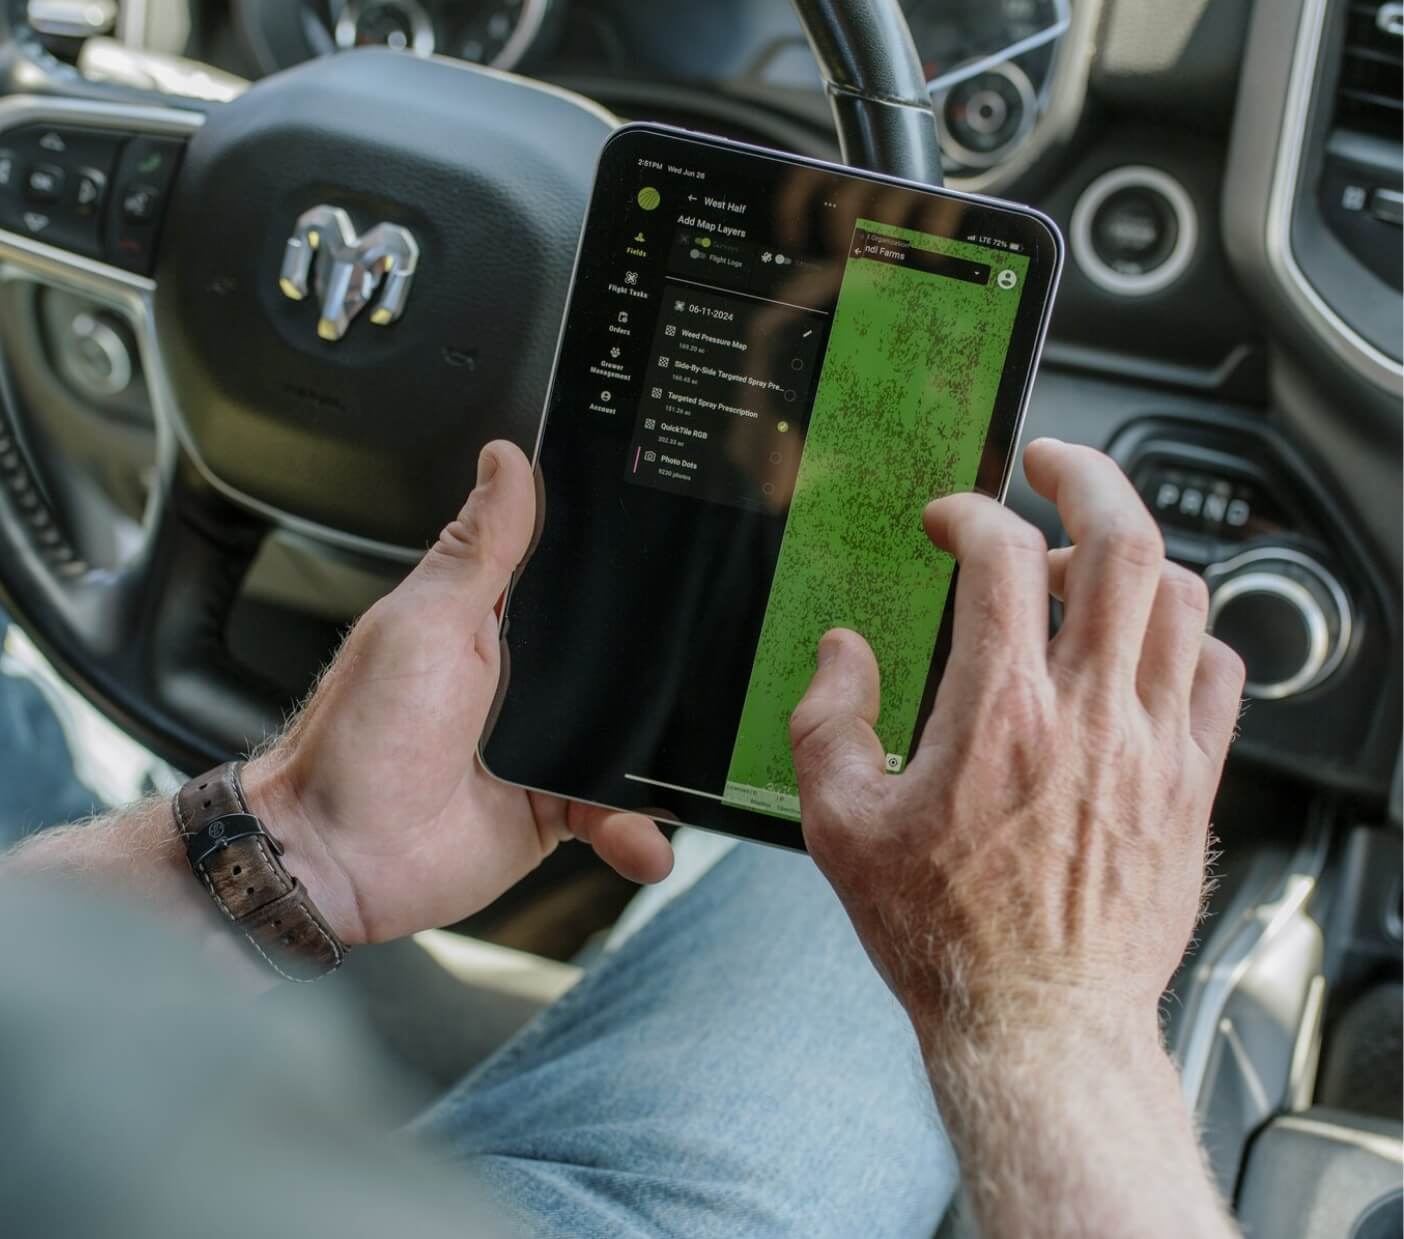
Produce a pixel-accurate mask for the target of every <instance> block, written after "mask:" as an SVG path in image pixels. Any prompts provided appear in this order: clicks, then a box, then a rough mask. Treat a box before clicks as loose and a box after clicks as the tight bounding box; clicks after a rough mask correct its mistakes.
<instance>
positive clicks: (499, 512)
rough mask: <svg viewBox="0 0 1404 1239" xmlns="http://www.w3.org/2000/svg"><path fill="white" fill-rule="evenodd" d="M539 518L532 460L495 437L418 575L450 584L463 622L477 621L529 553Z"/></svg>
mask: <svg viewBox="0 0 1404 1239" xmlns="http://www.w3.org/2000/svg"><path fill="white" fill-rule="evenodd" d="M535 518H536V488H535V485H534V484H533V482H532V476H531V465H530V464H528V463H527V458H526V457H525V456H524V455H522V451H521V449H520V448H519V447H517V446H516V445H515V444H513V443H508V442H507V441H506V440H504V439H497V440H494V441H493V442H491V443H489V444H488V445H487V446H486V447H484V448H483V450H482V452H481V453H479V455H478V480H477V484H476V485H475V486H474V487H473V490H472V493H471V494H470V495H469V496H468V501H467V502H466V503H465V504H464V505H463V509H462V511H460V512H459V514H458V515H457V516H456V517H455V518H454V519H453V520H451V521H450V522H449V523H448V524H447V525H445V526H444V528H443V530H442V531H441V532H440V534H439V537H438V540H437V541H436V542H435V543H434V545H433V546H432V547H430V548H429V553H428V554H427V555H425V557H424V558H423V559H422V560H420V562H419V566H418V567H417V568H416V569H415V570H414V576H416V577H417V578H419V580H420V581H421V582H422V583H424V584H427V585H431V586H432V587H434V588H437V589H446V588H447V589H449V590H452V591H453V592H454V594H455V595H456V596H457V597H456V601H457V602H458V604H459V605H460V606H461V607H462V608H463V615H464V623H465V624H468V625H473V624H477V623H479V622H480V621H481V620H483V619H484V618H485V617H486V616H487V614H488V612H489V611H491V610H492V608H493V606H494V605H495V604H496V603H497V600H498V599H499V598H500V597H501V596H502V591H503V590H504V589H506V588H507V583H508V581H510V580H511V578H512V573H513V571H515V569H516V567H517V565H518V564H520V563H521V561H522V558H523V556H525V555H526V552H527V547H528V545H529V544H530V542H531V535H532V528H533V523H534V521H535Z"/></svg>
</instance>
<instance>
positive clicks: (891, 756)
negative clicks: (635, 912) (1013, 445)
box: [504, 142, 1030, 824]
mask: <svg viewBox="0 0 1404 1239" xmlns="http://www.w3.org/2000/svg"><path fill="white" fill-rule="evenodd" d="M663 148H666V149H667V150H669V151H672V150H675V149H681V150H683V151H687V150H689V149H690V144H686V143H679V142H668V143H663V142H659V143H658V144H657V145H656V146H652V145H650V144H648V143H644V144H643V145H642V147H641V148H637V149H638V151H639V153H633V152H631V155H630V157H629V158H628V159H627V160H626V159H624V158H622V157H621V156H619V155H618V154H616V156H615V161H616V162H615V167H614V168H613V170H612V172H611V175H610V177H609V178H607V179H606V180H602V186H601V191H600V192H603V191H605V190H608V192H609V193H610V194H611V195H612V196H613V200H614V202H615V203H616V204H619V203H623V204H624V205H623V207H622V209H620V208H619V206H618V205H616V207H615V210H614V213H613V214H612V215H611V217H610V218H609V221H608V224H607V226H606V229H605V232H606V234H607V236H608V240H607V241H604V242H603V243H602V241H601V238H600V235H599V232H598V231H597V230H598V229H599V226H600V219H599V217H598V216H595V217H592V223H591V229H592V232H591V233H587V247H586V253H585V254H584V255H583V256H582V266H581V271H580V273H579V275H578V277H577V288H576V293H575V301H574V303H573V306H572V312H571V323H572V327H571V328H568V331H567V337H566V344H565V347H564V349H563V352H562V358H561V362H560V366H559V368H558V373H557V377H556V384H555V388H554V390H553V398H552V405H551V408H550V411H549V419H550V420H549V421H548V425H547V429H546V435H545V440H544V442H543V450H542V466H543V471H544V474H545V476H546V479H547V485H548V511H549V512H550V513H551V519H550V520H548V521H547V523H546V534H545V540H544V541H543V547H542V551H540V552H538V558H546V559H548V560H550V561H551V562H552V563H553V565H555V570H556V572H557V575H558V577H559V579H558V580H557V581H555V582H548V581H545V580H544V578H543V577H542V576H534V571H535V567H534V565H533V570H529V571H528V572H527V573H526V574H524V576H523V578H522V582H521V583H520V585H519V587H518V593H519V595H523V612H524V615H523V619H524V620H525V623H526V627H525V628H524V629H523V630H522V632H520V633H519V638H518V640H519V646H520V648H517V647H514V652H513V657H514V659H516V660H517V661H519V662H525V661H526V660H528V659H530V660H531V662H530V668H531V672H530V674H534V675H535V676H536V677H537V680H538V690H539V692H540V694H541V700H543V701H544V700H546V693H547V692H548V691H549V690H548V688H547V674H548V672H549V670H550V664H549V657H550V655H549V654H548V653H547V651H548V650H550V649H552V648H554V647H555V646H556V645H558V644H559V643H560V642H561V640H562V637H563V635H564V634H565V632H566V631H567V629H566V627H565V625H566V624H567V620H566V619H565V618H562V617H563V616H568V617H569V621H568V622H569V623H570V624H571V625H573V628H572V629H571V631H572V633H573V634H574V635H575V637H576V639H577V640H578V639H579V637H578V634H579V633H580V632H582V631H584V630H585V629H586V628H587V627H588V628H590V630H591V631H592V632H594V633H597V634H598V641H599V644H598V645H597V646H595V647H594V648H596V649H598V650H599V651H601V653H600V656H599V661H598V666H597V667H595V668H593V669H592V670H590V671H588V672H583V671H581V670H580V668H579V666H578V665H577V666H567V665H566V663H565V661H564V660H563V661H562V663H561V664H560V666H559V667H558V668H557V669H556V674H557V676H558V677H559V678H558V680H557V682H556V688H557V690H558V691H559V690H560V687H561V685H567V686H568V687H566V689H565V690H564V692H563V693H562V696H564V695H565V693H569V695H570V697H571V699H572V700H589V701H592V702H595V703H604V704H603V705H598V706H597V708H600V709H605V710H607V712H608V713H610V715H611V717H612V718H613V719H614V720H616V721H617V727H618V733H617V735H613V736H612V735H609V734H608V732H607V729H601V728H596V729H595V731H594V732H592V733H591V734H588V735H587V734H585V733H584V732H583V731H581V732H575V731H572V730H571V729H570V726H569V724H568V723H567V722H565V721H562V722H561V724H560V726H561V731H560V733H559V734H558V735H555V736H542V735H539V734H536V735H532V736H530V737H528V736H527V735H526V734H525V731H523V732H522V733H521V735H522V743H523V744H524V745H525V744H526V743H528V741H529V740H531V741H535V742H536V743H537V744H543V743H550V744H552V745H554V746H556V747H557V748H558V749H561V750H563V751H564V752H566V754H567V756H566V757H565V758H564V760H566V761H567V762H568V763H574V766H575V769H576V770H577V771H578V778H577V780H576V782H575V783H574V784H573V785H572V786H570V787H568V788H566V789H564V790H567V791H570V792H571V793H572V794H582V795H586V796H588V797H591V798H599V799H602V800H606V801H609V802H613V803H622V802H623V798H621V797H620V795H619V793H618V790H617V787H611V786H609V785H608V781H607V780H606V779H604V778H603V776H600V775H598V774H596V773H592V769H594V768H596V767H598V765H599V764H600V763H605V764H609V763H611V762H614V763H615V764H614V769H613V770H612V771H611V775H612V777H613V778H614V779H615V780H618V779H619V778H621V777H622V778H623V779H624V780H625V781H626V782H627V783H630V784H633V785H635V787H636V789H637V790H638V792H639V795H640V796H641V797H642V799H638V800H637V803H642V804H663V805H665V806H666V805H667V804H669V801H668V795H669V794H670V793H683V794H685V795H687V796H695V797H702V798H704V799H705V800H708V801H711V802H714V803H715V804H716V805H718V806H731V807H732V808H735V809H745V810H749V811H759V812H762V813H766V814H769V815H773V816H775V817H779V818H785V819H790V820H797V819H798V816H799V802H798V793H797V789H796V786H795V777H794V771H793V767H792V764H791V760H790V753H789V744H788V736H787V725H788V719H789V715H790V713H791V711H792V710H793V709H794V706H795V704H796V702H797V701H798V700H799V698H800V696H801V695H802V694H803V692H804V690H805V688H806V686H807V684H808V681H809V678H810V676H811V675H812V673H813V667H814V651H815V647H816V644H817V642H818V639H819V637H820V636H821V635H822V633H823V632H824V631H826V630H827V629H829V628H831V627H834V626H836V625H843V626H846V627H851V628H855V629H857V630H858V631H860V632H862V633H863V634H864V635H865V636H866V637H867V639H868V640H869V642H870V643H871V644H872V646H873V648H874V652H875V653H876V654H877V657H878V662H879V667H880V669H881V675H882V710H881V714H880V716H879V719H878V723H877V732H878V735H879V737H880V739H881V740H882V742H883V747H884V750H885V752H886V754H887V759H886V760H887V769H888V770H889V771H891V772H893V773H897V772H899V771H900V770H901V769H902V767H903V765H904V764H905V761H906V757H907V755H908V753H909V752H910V749H911V747H912V744H913V738H914V734H915V729H916V726H917V723H918V718H919V712H920V709H921V705H922V701H923V696H924V693H925V690H926V685H927V680H928V675H929V671H930V667H931V662H932V654H933V649H934V646H935V642H936V636H937V632H938V630H939V628H940V624H941V619H942V614H943V612H944V609H945V604H946V598H947V593H948V590H949V584H950V579H951V569H952V565H951V563H950V560H949V557H947V556H945V555H943V554H941V553H939V552H937V551H936V550H935V549H934V548H933V547H932V546H931V544H930V543H929V541H928V540H927V539H926V537H925V535H924V533H923V532H922V527H921V520H920V514H921V510H922V508H923V506H924V505H925V504H926V502H927V501H929V500H930V499H931V498H933V497H935V496H937V495H940V494H945V493H950V492H951V491H955V490H961V489H970V488H971V487H972V486H974V485H975V483H976V480H977V476H978V475H979V471H980V468H981V462H982V454H983V452H984V449H985V445H986V441H987V438H988V436H989V430H990V425H991V420H992V418H993V417H994V414H995V410H996V407H997V403H998V400H999V398H1000V397H999V393H1000V388H1001V382H1002V380H1003V379H1004V376H1005V361H1006V356H1007V354H1008V352H1009V348H1010V343H1011V339H1012V337H1013V333H1014V330H1015V326H1016V320H1017V319H1018V316H1019V310H1020V304H1021V300H1022V298H1023V295H1024V287H1025V283H1026V282H1027V279H1028V277H1029V271H1030V253H1029V252H1028V250H1029V246H1028V245H1027V244H1026V243H1023V242H1021V241H1019V240H1017V239H1015V237H1016V236H1017V235H1019V234H1018V230H1017V229H1016V228H1014V227H1013V226H1011V227H1010V228H1009V231H1008V233H1007V234H1006V235H985V234H983V233H978V232H975V231H974V230H973V224H971V225H968V224H967V219H968V217H967V214H966V212H965V211H964V208H963V206H962V205H961V204H958V203H955V202H953V201H952V200H949V199H940V198H935V197H932V196H929V195H924V194H920V193H915V192H912V191H906V190H901V189H893V188H891V187H889V186H883V185H875V184H872V183H868V182H861V181H853V180H851V179H850V178H845V177H842V176H839V175H835V174H830V173H826V172H823V171H820V170H813V169H807V168H796V167H793V166H791V165H786V164H782V163H775V164H774V167H775V173H774V175H773V176H772V177H766V176H763V175H761V174H760V173H756V174H755V175H752V176H738V175H736V174H735V160H734V159H732V160H730V161H728V160H727V159H725V158H724V157H723V156H722V155H721V154H720V153H716V152H712V151H710V150H709V148H706V147H703V146H699V147H697V148H696V150H697V152H698V153H697V155H696V157H695V158H692V157H686V158H679V157H677V156H672V157H669V156H668V155H665V154H659V155H658V156H657V157H654V156H653V155H651V154H649V153H647V152H649V151H651V150H654V149H663ZM755 162H760V161H750V160H748V161H746V164H745V165H744V166H746V167H752V166H754V163H755ZM607 164H608V160H607ZM602 176H603V174H602ZM989 218H990V214H989V213H984V215H983V216H982V219H983V221H984V226H985V227H986V228H988V226H989V224H988V221H989ZM1015 218H1018V217H1015ZM592 243H593V245H594V246H595V247H596V248H595V249H594V251H593V252H591V245H592ZM581 320H584V321H583V322H582V321H581ZM1016 377H1017V376H1016ZM1015 386H1016V389H1017V388H1018V387H1020V386H1021V384H1020V383H1016V385H1015ZM1015 398H1016V399H1017V390H1016V396H1015ZM610 479H613V480H612V481H611V480H610ZM590 562H595V563H597V564H598V565H599V566H600V569H601V572H602V573H607V574H609V575H610V576H611V577H612V579H615V580H618V581H622V582H624V583H625V585H624V588H625V590H627V589H628V584H627V583H628V582H629V581H630V580H636V581H637V584H638V588H637V592H636V593H634V594H630V595H629V596H627V597H610V598H602V597H601V596H600V594H599V593H598V592H597V591H594V590H592V589H591V588H590V587H589V585H588V584H587V581H586V578H587V577H588V575H589V572H590V569H589V567H588V564H589V563H590ZM567 566H568V567H567ZM567 578H569V579H567ZM514 609H515V603H514ZM517 622H518V621H517V618H516V616H515V615H514V617H513V623H514V624H516V623H517ZM553 625H554V626H553ZM605 651H607V652H605ZM579 661H580V660H579V659H578V658H577V660H576V662H577V664H578V663H579ZM523 670H524V671H526V670H527V668H526V667H524V668H523ZM582 676H585V677H589V676H593V677H594V678H593V679H591V680H590V681H589V683H588V684H586V683H585V682H584V681H583V680H582V679H581V677H582ZM515 678H520V677H519V676H517V673H516V672H514V682H515ZM577 684H578V685H579V687H569V686H570V685H577ZM516 692H517V689H516V688H515V686H514V688H513V693H516ZM512 704H513V698H512V696H511V694H509V698H508V705H509V707H510V706H511V705H512ZM511 714H512V712H511V710H510V708H509V709H508V710H507V711H506V712H505V713H504V719H505V721H506V724H507V729H508V730H509V731H510V730H511V726H512V717H511ZM602 732H603V734H601V733H602ZM621 761H622V762H623V764H624V767H625V768H624V769H623V770H622V771H621V770H620V769H619V767H618V762H621ZM542 777H543V779H544V778H545V776H544V775H543V776H542ZM523 781H526V780H523ZM537 785H544V782H543V783H539V784H537ZM719 812H721V810H719ZM723 817H724V813H723ZM704 824H707V823H704ZM722 824H725V823H724V822H723V823H722Z"/></svg>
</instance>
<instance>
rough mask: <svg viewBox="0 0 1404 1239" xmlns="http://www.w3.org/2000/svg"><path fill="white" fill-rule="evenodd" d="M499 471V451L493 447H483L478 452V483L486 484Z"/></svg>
mask: <svg viewBox="0 0 1404 1239" xmlns="http://www.w3.org/2000/svg"><path fill="white" fill-rule="evenodd" d="M496 472H497V453H496V452H494V451H493V450H492V449H491V448H486V447H485V448H483V450H482V451H481V452H479V453H478V485H479V486H486V485H487V484H488V483H489V482H491V481H492V479H493V475H494V474H495V473H496Z"/></svg>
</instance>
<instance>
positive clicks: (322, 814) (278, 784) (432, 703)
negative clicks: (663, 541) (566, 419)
mask: <svg viewBox="0 0 1404 1239" xmlns="http://www.w3.org/2000/svg"><path fill="white" fill-rule="evenodd" d="M535 503H536V496H535V488H534V485H533V480H532V473H531V466H530V465H529V464H528V463H527V460H526V457H524V456H523V455H522V453H521V452H520V451H519V450H518V449H517V448H515V447H514V446H512V445H511V444H510V443H504V442H496V443H490V444H488V445H487V447H485V448H484V449H483V452H482V455H481V457H480V458H479V462H478V481H477V486H476V487H475V488H474V490H473V493H472V494H471V495H470V496H469V497H468V502H467V503H466V504H465V505H464V508H463V510H462V512H460V513H459V515H458V517H457V519H455V520H454V521H452V522H450V523H449V524H448V525H447V526H446V527H445V528H444V530H443V532H442V533H441V534H440V535H439V539H438V541H437V542H436V543H435V545H434V547H433V548H432V549H431V550H430V551H429V553H428V554H427V555H426V556H425V557H424V559H423V560H422V561H421V562H420V564H419V565H418V566H417V567H416V568H415V570H414V571H413V572H412V573H411V574H410V575H409V577H408V578H407V579H406V580H405V581H404V583H403V584H402V585H400V587H399V588H398V589H396V590H395V591H394V592H393V593H391V594H389V595H387V596H386V597H385V598H382V599H381V600H380V601H379V602H377V603H376V604H375V605H374V606H373V607H371V609H370V610H369V611H367V612H366V614H365V615H364V616H363V617H362V618H361V620H360V622H359V623H357V625H356V627H355V628H354V629H353V630H352V632H351V634H350V636H349V637H348V638H347V639H346V642H345V644H344V645H343V647H342V649H341V652H340V653H339V654H338V655H337V657H336V660H335V661H334V662H333V663H332V665H331V667H330V668H329V669H328V671H327V673H326V675H325V676H324V677H323V678H322V681H321V683H320V685H319V686H318V687H317V690H316V692H315V693H314V694H313V696H312V698H311V700H310V701H309V702H308V704H307V706H306V708H305V709H304V710H303V711H302V714H301V715H300V717H299V718H298V719H297V720H296V721H295V722H294V723H293V725H292V727H291V728H290V729H289V731H288V733H287V734H286V735H285V736H284V737H283V738H282V739H280V740H279V741H278V742H277V743H276V744H275V745H274V746H273V747H272V748H271V749H270V750H269V751H268V752H266V753H265V754H263V755H262V756H261V757H258V758H257V759H255V760H254V761H252V762H251V763H249V765H248V766H247V767H246V768H245V770H244V788H245V792H246V794H247V796H248V799H249V802H250V807H251V808H252V809H253V810H254V812H256V813H257V814H258V815H259V816H260V817H261V818H262V819H263V821H264V822H265V824H266V825H267V826H268V828H269V829H270V830H271V831H272V832H273V833H274V834H275V835H277V836H278V837H279V838H280V839H281V840H282V842H283V844H284V846H285V847H286V848H287V856H286V857H285V863H286V864H287V866H288V869H289V871H290V872H291V873H293V874H294V875H295V876H296V877H298V878H300V879H301V880H302V882H303V883H304V884H305V885H306V886H307V888H308V892H309V894H310V895H311V896H312V899H313V900H314V901H315V902H316V904H317V906H318V907H319V908H320V909H321V912H322V914H323V915H324V916H326V917H327V918H328V920H329V921H330V923H331V925H332V926H333V928H334V929H336V931H337V933H338V934H339V935H340V936H341V937H342V939H343V940H344V941H345V942H347V943H351V944H355V943H361V942H379V941H385V940H387V939H390V938H396V937H400V936H402V935H404V934H408V933H413V932H415V931H417V930H420V929H426V928H430V927H432V926H437V925H445V924H449V923H451V922H453V921H456V920H460V919H462V918H463V917H465V916H468V915H469V914H470V913H473V912H476V911H477V910H478V909H480V908H482V907H484V906H486V905H487V904H489V903H491V902H492V901H493V900H494V899H495V898H497V896H498V895H500V894H501V893H502V892H503V891H505V890H507V889H508V888H509V887H510V886H512V885H513V884H514V883H515V882H517V881H518V880H519V879H520V878H521V877H523V876H524V875H525V874H526V873H528V872H529V871H531V870H532V869H534V868H536V866H537V865H539V864H540V863H541V861H542V860H544V859H545V857H546V856H547V855H549V854H550V853H551V852H552V851H553V850H554V849H555V847H556V845H557V844H558V843H560V842H562V841H563V840H566V839H570V838H577V839H583V840H584V841H586V842H587V843H589V844H591V845H592V846H593V847H594V848H595V850H596V852H598V853H599V855H600V856H601V858H602V859H604V860H605V861H607V862H608V863H609V864H611V865H613V866H614V868H615V869H617V870H618V871H619V872H620V873H621V874H623V875H624V876H625V877H627V878H631V879H633V880H635V881H639V882H656V881H658V880H660V879H661V878H663V877H665V876H666V875H667V873H668V871H669V869H670V868H671V867H672V850H671V848H670V847H669V844H668V842H667V840H666V839H665V838H664V837H663V835H662V834H661V833H660V831H659V830H658V828H657V826H656V825H655V824H654V823H653V822H652V821H650V820H649V819H648V818H646V817H641V816H639V815H637V814H625V813H612V812H609V811H607V810H604V809H598V808H594V807H590V806H586V805H581V804H576V803H572V802H568V801H564V800H561V799H559V798H557V797H553V796H547V795H543V794H541V793H537V792H526V791H522V790H521V789H519V788H514V787H509V786H508V785H506V784H505V783H499V782H497V781H496V780H495V779H493V778H491V777H490V776H489V775H488V774H486V773H485V772H484V770H483V768H482V766H481V765H479V763H478V761H477V757H476V753H477V748H478V741H479V738H480V737H481V734H482V729H483V724H484V722H485V720H486V718H487V714H488V710H489V709H490V708H491V705H492V701H493V696H494V694H495V692H496V690H497V677H498V657H499V652H498V630H497V624H498V617H497V613H496V607H497V604H498V601H499V599H500V598H501V597H502V592H503V590H504V589H506V587H507V583H508V580H509V579H510V577H511V575H512V571H513V570H514V569H515V568H516V566H517V565H518V563H520V562H521V560H522V558H523V557H524V556H525V554H526V551H527V546H528V543H529V542H530V539H531V534H532V527H533V521H534V516H535Z"/></svg>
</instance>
